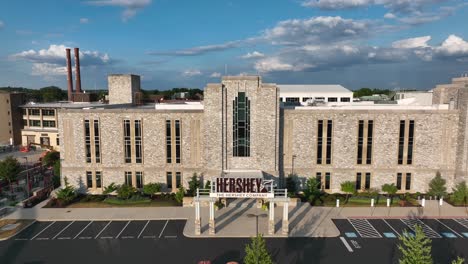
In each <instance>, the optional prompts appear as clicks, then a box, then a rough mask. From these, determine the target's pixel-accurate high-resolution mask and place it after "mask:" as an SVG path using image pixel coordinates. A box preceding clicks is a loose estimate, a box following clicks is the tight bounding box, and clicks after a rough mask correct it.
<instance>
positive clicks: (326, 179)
mask: <svg viewBox="0 0 468 264" xmlns="http://www.w3.org/2000/svg"><path fill="white" fill-rule="evenodd" d="M330 178H331V175H330V173H329V172H326V173H325V190H330Z"/></svg>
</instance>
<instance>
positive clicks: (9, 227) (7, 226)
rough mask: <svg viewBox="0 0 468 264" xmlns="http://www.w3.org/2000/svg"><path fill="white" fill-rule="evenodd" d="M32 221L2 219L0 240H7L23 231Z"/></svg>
mask: <svg viewBox="0 0 468 264" xmlns="http://www.w3.org/2000/svg"><path fill="white" fill-rule="evenodd" d="M33 222H34V220H29V219H3V220H0V240H5V239H8V238H10V237H12V236H14V235H15V234H16V233H18V232H19V231H21V230H23V229H24V228H26V227H27V226H29V225H30V224H32V223H33Z"/></svg>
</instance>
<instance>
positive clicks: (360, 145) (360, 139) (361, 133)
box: [357, 120, 364, 186]
mask: <svg viewBox="0 0 468 264" xmlns="http://www.w3.org/2000/svg"><path fill="white" fill-rule="evenodd" d="M363 145H364V120H359V130H358V146H357V164H362V148H363ZM359 186H361V185H359Z"/></svg>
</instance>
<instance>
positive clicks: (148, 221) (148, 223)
mask: <svg viewBox="0 0 468 264" xmlns="http://www.w3.org/2000/svg"><path fill="white" fill-rule="evenodd" d="M149 222H150V221H149V220H148V222H146V224H145V226H144V227H143V229H142V230H141V232H140V234H139V235H138V237H137V238H140V236H141V234H143V231H145V228H146V227H147V226H148V224H149Z"/></svg>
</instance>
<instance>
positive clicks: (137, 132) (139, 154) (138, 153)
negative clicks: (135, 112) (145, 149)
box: [135, 120, 143, 163]
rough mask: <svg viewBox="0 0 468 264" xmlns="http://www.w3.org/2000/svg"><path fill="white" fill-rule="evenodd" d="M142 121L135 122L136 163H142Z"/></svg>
mask: <svg viewBox="0 0 468 264" xmlns="http://www.w3.org/2000/svg"><path fill="white" fill-rule="evenodd" d="M141 148H142V146H141V120H135V162H136V163H142V161H143V155H142V149H141Z"/></svg>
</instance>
